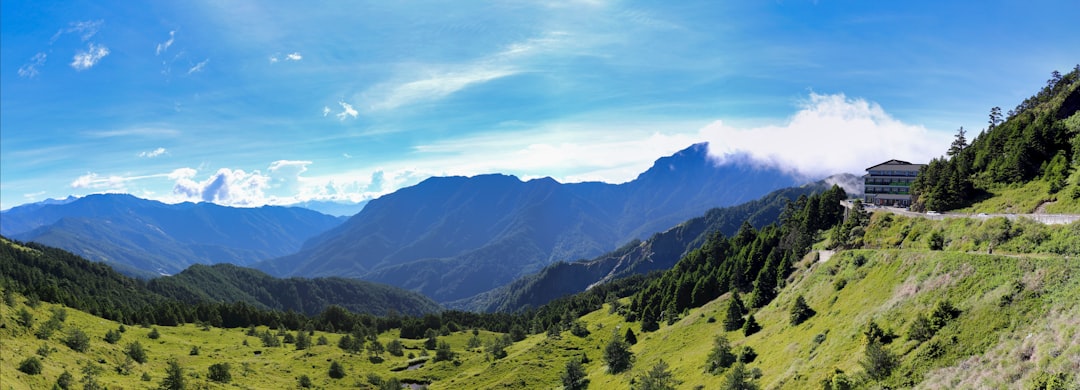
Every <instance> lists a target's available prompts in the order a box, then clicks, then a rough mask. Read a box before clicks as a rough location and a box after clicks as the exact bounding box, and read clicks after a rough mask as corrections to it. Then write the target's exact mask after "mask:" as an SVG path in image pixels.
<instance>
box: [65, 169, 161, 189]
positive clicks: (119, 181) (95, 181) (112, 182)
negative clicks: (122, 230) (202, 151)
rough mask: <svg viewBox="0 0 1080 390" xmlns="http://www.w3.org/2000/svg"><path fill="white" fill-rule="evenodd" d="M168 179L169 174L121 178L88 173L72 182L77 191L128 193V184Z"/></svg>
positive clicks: (72, 186)
mask: <svg viewBox="0 0 1080 390" xmlns="http://www.w3.org/2000/svg"><path fill="white" fill-rule="evenodd" d="M164 177H168V174H154V175H135V176H121V175H110V176H100V175H98V174H97V173H95V172H88V173H87V174H85V175H82V176H79V177H78V178H76V179H75V180H73V181H72V182H71V188H77V189H92V190H107V191H126V190H127V183H130V182H134V181H139V180H146V179H158V178H164Z"/></svg>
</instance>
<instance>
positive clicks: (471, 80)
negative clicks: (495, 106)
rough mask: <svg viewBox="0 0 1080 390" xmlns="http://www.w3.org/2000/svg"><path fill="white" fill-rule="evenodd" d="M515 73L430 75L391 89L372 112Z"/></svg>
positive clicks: (470, 71) (475, 71) (471, 71)
mask: <svg viewBox="0 0 1080 390" xmlns="http://www.w3.org/2000/svg"><path fill="white" fill-rule="evenodd" d="M516 73H518V71H516V70H513V69H510V68H504V69H483V68H479V69H468V70H465V71H461V72H451V73H442V74H437V75H432V76H430V77H428V78H425V79H421V80H415V81H410V82H407V83H405V84H401V85H398V86H396V87H394V88H392V89H391V91H390V92H389V93H387V94H386V96H385V97H384V98H382V99H381V101H379V102H378V103H375V104H373V105H372V106H371V108H372V109H373V110H390V109H394V108H398V107H401V106H405V105H409V104H414V103H418V102H422V101H429V100H438V99H441V98H444V97H446V96H449V95H450V94H453V93H454V92H457V91H460V90H462V89H465V88H467V87H469V86H470V85H473V84H480V83H484V82H488V81H491V80H495V79H498V78H502V77H506V76H510V75H514V74H516Z"/></svg>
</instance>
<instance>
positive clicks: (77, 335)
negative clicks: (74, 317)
mask: <svg viewBox="0 0 1080 390" xmlns="http://www.w3.org/2000/svg"><path fill="white" fill-rule="evenodd" d="M64 345H67V346H68V348H71V349H72V350H74V351H76V352H86V350H87V349H90V336H87V335H86V332H83V331H82V329H79V328H71V331H70V332H68V336H67V338H66V339H64Z"/></svg>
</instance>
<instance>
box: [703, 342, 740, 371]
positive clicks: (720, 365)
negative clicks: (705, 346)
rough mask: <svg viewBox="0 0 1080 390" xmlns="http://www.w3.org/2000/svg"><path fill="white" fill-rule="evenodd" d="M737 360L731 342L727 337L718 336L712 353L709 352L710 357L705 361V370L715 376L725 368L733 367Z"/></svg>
mask: <svg viewBox="0 0 1080 390" xmlns="http://www.w3.org/2000/svg"><path fill="white" fill-rule="evenodd" d="M736 360H737V356H735V353H733V352H732V351H731V342H729V341H728V339H727V337H724V336H716V338H715V339H713V348H712V351H709V357H708V359H706V361H705V370H706V371H708V372H710V373H712V374H713V375H715V374H719V373H720V372H721V371H723V370H724V369H725V368H728V367H731V365H732V364H734V363H735V361H736Z"/></svg>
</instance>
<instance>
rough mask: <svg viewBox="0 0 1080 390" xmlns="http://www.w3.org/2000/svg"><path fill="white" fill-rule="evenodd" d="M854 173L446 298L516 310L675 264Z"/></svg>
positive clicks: (471, 306) (463, 305) (470, 306)
mask: <svg viewBox="0 0 1080 390" xmlns="http://www.w3.org/2000/svg"><path fill="white" fill-rule="evenodd" d="M854 177H855V176H854V175H851V174H842V175H837V176H835V177H830V178H829V179H827V180H822V181H818V182H815V183H810V184H806V185H803V186H799V187H789V188H783V189H779V190H776V191H773V192H771V193H769V194H768V195H765V196H764V197H762V198H760V199H756V200H753V201H749V202H746V203H742V204H740V205H738V206H730V207H724V208H714V209H711V210H709V211H708V212H706V213H705V214H704V215H702V216H700V217H696V218H691V219H689V220H687V221H685V222H683V223H680V224H678V225H676V226H675V227H672V228H670V229H668V230H666V231H664V232H661V233H656V234H653V235H652V236H651V237H649V238H648V239H647V240H644V241H642V240H636V239H635V240H633V241H631V242H630V243H628V244H626V245H624V246H622V247H620V248H619V249H616V250H614V251H611V252H608V253H605V254H603V255H600V256H597V257H596V258H594V259H591V260H582V261H575V262H557V263H554V264H551V265H549V266H547V267H545V268H544V269H543V270H541V271H540V272H537V273H535V274H531V275H527V276H524V277H521V278H519V279H517V280H515V281H513V282H511V283H508V284H506V285H503V286H501V287H498V288H496V289H493V290H491V291H487V292H484V293H481V294H477V295H475V296H473V297H470V298H467V299H464V300H461V301H456V302H450V303H448V306H450V307H453V308H459V309H463V310H471V311H482V312H516V311H519V310H522V309H525V308H529V307H539V306H541V305H543V304H545V303H547V302H549V301H551V300H553V299H555V298H558V297H561V296H564V295H570V294H574V293H579V292H582V291H585V290H586V289H588V288H589V287H591V286H594V285H597V284H600V283H605V282H608V281H611V280H615V279H618V278H622V277H626V276H630V275H636V274H646V273H649V272H652V271H660V270H666V269H669V268H671V267H672V266H674V265H675V263H676V262H678V261H679V259H681V258H683V257H684V256H686V254H687V253H688V252H690V251H691V250H693V249H695V248H698V247H700V246H701V245H702V243H704V242H705V240H706V239H708V237H709V236H710V235H712V234H716V233H717V232H719V233H720V234H722V235H724V236H732V235H734V234H735V233H736V232H737V231H738V230H739V229H740V228H741V227H742V226H743V224H748V225H749V226H751V227H753V228H758V229H760V228H761V227H763V226H765V225H768V224H771V223H775V222H777V220H778V219H779V217H780V214H781V212H783V211H784V209H785V207H786V206H787V205H788V203H789V202H794V201H796V199H798V198H799V197H801V196H809V195H812V194H816V193H821V192H824V191H825V190H827V189H829V188H830V186H831V185H832V184H831V183H836V182H844V181H851V179H854Z"/></svg>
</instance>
